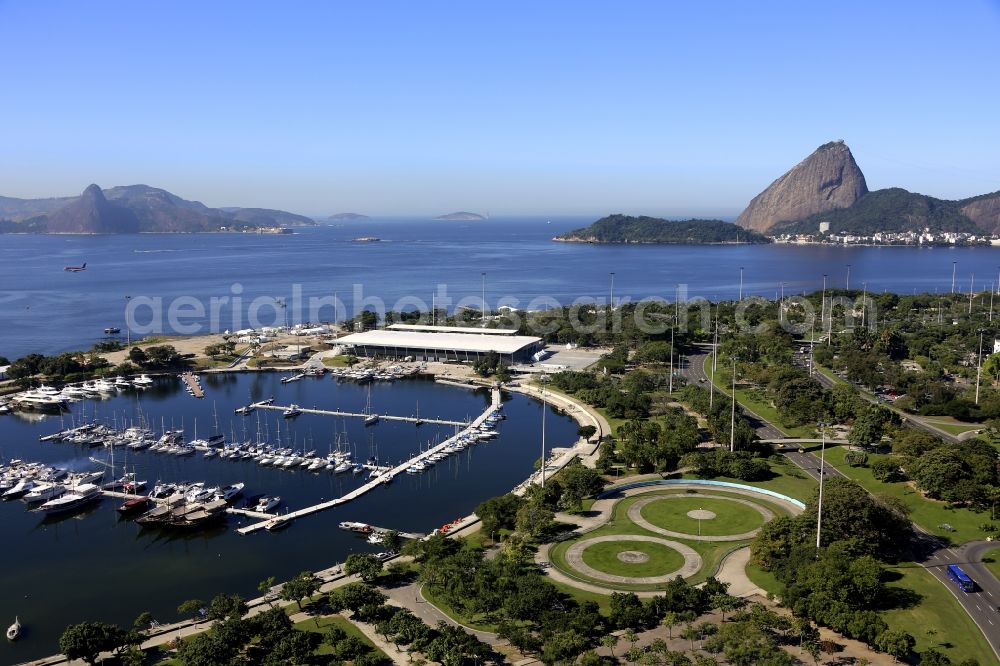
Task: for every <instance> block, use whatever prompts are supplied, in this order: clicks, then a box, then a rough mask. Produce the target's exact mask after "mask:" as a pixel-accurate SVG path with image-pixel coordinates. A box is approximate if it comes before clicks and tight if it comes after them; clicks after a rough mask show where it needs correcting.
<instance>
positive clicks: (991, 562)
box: [983, 546, 1000, 579]
mask: <svg viewBox="0 0 1000 666" xmlns="http://www.w3.org/2000/svg"><path fill="white" fill-rule="evenodd" d="M983 566H985V567H986V568H987V569H989V571H990V573H991V574H993V577H994V578H998V579H1000V546H997V547H996V548H992V549H990V550H988V551H986V552H985V553H983Z"/></svg>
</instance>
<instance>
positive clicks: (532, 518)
mask: <svg viewBox="0 0 1000 666" xmlns="http://www.w3.org/2000/svg"><path fill="white" fill-rule="evenodd" d="M555 517H556V515H555V513H554V512H553V511H552V509H550V508H549V507H548V506H546V505H545V503H544V500H543V499H542V498H540V497H536V498H532V499H531V500H529V501H527V502H525V503H524V505H523V506H521V508H520V509H518V511H517V518H516V522H515V527H516V528H517V530H518V531H519V532H522V533H524V534H526V535H528V536H530V537H531V538H533V539H540V538H542V537H544V536H545V535H546V534H548V532H549V530H550V529H551V527H552V524H553V523H554V522H555Z"/></svg>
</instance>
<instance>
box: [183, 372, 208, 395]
mask: <svg viewBox="0 0 1000 666" xmlns="http://www.w3.org/2000/svg"><path fill="white" fill-rule="evenodd" d="M181 379H183V380H184V383H185V384H186V385H187V387H188V390H189V391H191V395H193V396H194V397H196V398H204V397H205V390H204V389H203V388H202V387H201V382H199V381H198V378H197V377H195V376H194V373H193V372H185V373H184V374H183V375H181Z"/></svg>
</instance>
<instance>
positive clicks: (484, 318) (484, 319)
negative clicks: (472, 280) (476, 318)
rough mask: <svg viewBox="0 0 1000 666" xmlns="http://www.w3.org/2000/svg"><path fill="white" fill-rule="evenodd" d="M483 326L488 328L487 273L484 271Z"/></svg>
mask: <svg viewBox="0 0 1000 666" xmlns="http://www.w3.org/2000/svg"><path fill="white" fill-rule="evenodd" d="M482 326H483V328H486V273H485V272H484V273H483V324H482Z"/></svg>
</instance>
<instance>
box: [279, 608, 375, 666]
mask: <svg viewBox="0 0 1000 666" xmlns="http://www.w3.org/2000/svg"><path fill="white" fill-rule="evenodd" d="M334 626H337V627H340V628H341V629H343V630H344V633H346V634H347V635H348V636H354V637H356V638H360V639H361V641H362V642H363V643H364V644H365V645H367V646H368V647H369V648H371V649H372V651H373V652H374V653H375V654H377V655H380V656H381V657H383V658H384V659H385V660H386V661H387V662H388V661H391V659H390V658H389V655H387V654H386V653H385V652H383V651H382V650H380V649H379V648H378V647H376V645H375V644H374V643H372V642H371V640H370V639H369V638H368V637H367V636H365V635H364V633H363V632H362V631H361V629H359V628H358V627H357V625H356V624H354V623H353V622H351V621H350V620H348V619H347V618H346V617H343V616H341V615H324V616H322V617H315V618H311V619H309V620H302V621H301V622H296V623H295V628H296V629H298V630H299V631H311V632H313V633H317V634H326V632H327V631H328V630H329V629H330V627H334ZM316 654H320V655H324V654H333V646H332V645H329V644H327V643H323V644H322V645H320V646H319V648H318V649H317V650H316Z"/></svg>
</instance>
